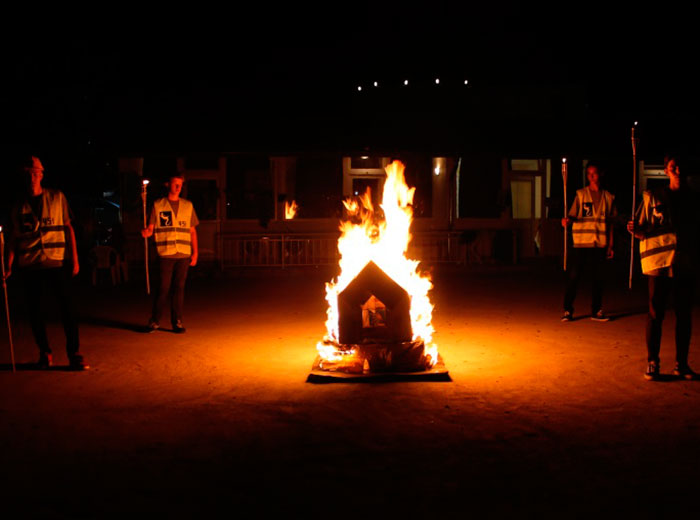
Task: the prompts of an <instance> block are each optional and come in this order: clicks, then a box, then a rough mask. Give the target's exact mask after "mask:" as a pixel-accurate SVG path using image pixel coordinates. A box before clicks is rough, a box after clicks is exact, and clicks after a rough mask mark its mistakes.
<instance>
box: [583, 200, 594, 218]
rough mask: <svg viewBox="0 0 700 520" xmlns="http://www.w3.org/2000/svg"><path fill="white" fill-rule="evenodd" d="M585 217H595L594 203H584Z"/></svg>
mask: <svg viewBox="0 0 700 520" xmlns="http://www.w3.org/2000/svg"><path fill="white" fill-rule="evenodd" d="M583 216H584V217H592V216H593V203H592V202H584V203H583Z"/></svg>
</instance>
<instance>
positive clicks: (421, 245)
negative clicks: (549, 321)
mask: <svg viewBox="0 0 700 520" xmlns="http://www.w3.org/2000/svg"><path fill="white" fill-rule="evenodd" d="M460 235H461V234H460V233H458V232H431V233H418V234H414V236H413V239H412V241H411V243H410V244H409V249H408V256H409V257H410V258H415V259H417V260H421V261H423V262H428V263H439V262H447V263H459V262H462V261H463V260H464V248H462V247H460ZM221 243H222V247H223V251H222V253H223V262H222V264H223V267H224V268H226V267H246V266H260V267H287V266H310V265H337V263H338V260H339V254H338V234H337V233H318V234H304V235H298V234H268V235H243V234H232V233H231V234H229V233H226V234H224V235H223V236H222V240H221Z"/></svg>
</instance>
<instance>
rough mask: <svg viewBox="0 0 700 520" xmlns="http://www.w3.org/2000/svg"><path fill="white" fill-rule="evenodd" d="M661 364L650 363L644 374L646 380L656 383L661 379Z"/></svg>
mask: <svg viewBox="0 0 700 520" xmlns="http://www.w3.org/2000/svg"><path fill="white" fill-rule="evenodd" d="M659 370H660V367H659V364H658V363H657V362H656V361H649V364H648V365H647V371H646V372H645V373H644V379H646V380H647V381H656V380H657V379H659Z"/></svg>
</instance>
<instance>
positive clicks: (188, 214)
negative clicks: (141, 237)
mask: <svg viewBox="0 0 700 520" xmlns="http://www.w3.org/2000/svg"><path fill="white" fill-rule="evenodd" d="M192 208H193V206H192V203H191V202H190V201H189V200H186V199H180V205H179V206H178V211H177V215H176V214H175V211H173V208H172V206H171V205H170V202H168V199H167V197H166V198H162V199H158V200H157V201H155V203H154V204H153V210H154V211H155V217H156V223H155V228H154V230H153V237H154V239H155V241H156V249H157V250H158V255H159V256H172V255H175V254H178V253H180V254H185V255H191V254H192V237H191V235H190V228H191V227H192V211H193V209H192Z"/></svg>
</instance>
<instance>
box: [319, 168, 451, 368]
mask: <svg viewBox="0 0 700 520" xmlns="http://www.w3.org/2000/svg"><path fill="white" fill-rule="evenodd" d="M414 192H415V188H409V187H408V186H407V185H406V181H405V178H404V165H403V164H402V163H401V162H399V161H394V162H393V163H391V164H390V165H389V166H387V167H386V180H385V183H384V191H383V194H382V201H381V204H380V205H379V208H375V207H374V204H373V203H372V194H371V192H370V191H369V190H368V191H367V192H365V193H364V194H362V195H360V196H358V197H353V198H350V199H347V200H345V201H344V203H343V204H344V205H345V209H346V212H345V213H346V218H345V219H344V220H343V221H342V222H341V225H340V232H341V234H340V238H339V239H338V250H339V252H340V262H339V267H340V274H339V275H338V277H337V278H335V279H334V280H332V281H331V282H329V283H327V284H326V300H327V302H328V310H327V320H326V335H325V337H324V339H323V341H320V342H319V343H318V344H317V350H318V358H317V360H316V363H315V364H314V369H315V370H317V371H319V370H320V371H329V372H343V373H348V374H363V373H364V374H367V373H381V372H422V371H428V370H431V369H432V368H433V367H435V365H436V364H437V363H438V361H439V358H438V349H437V345H435V343H433V326H432V323H431V320H432V312H433V305H432V304H431V302H430V298H429V295H428V293H429V292H430V290H431V288H432V283H431V281H430V276H429V274H428V273H427V272H423V271H421V270H420V269H419V264H420V262H419V261H418V260H415V259H410V258H408V257H407V256H406V254H407V250H408V245H409V243H410V241H411V233H410V227H411V222H412V219H413V207H412V204H413V195H414Z"/></svg>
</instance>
